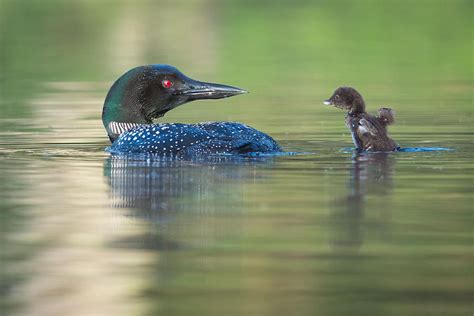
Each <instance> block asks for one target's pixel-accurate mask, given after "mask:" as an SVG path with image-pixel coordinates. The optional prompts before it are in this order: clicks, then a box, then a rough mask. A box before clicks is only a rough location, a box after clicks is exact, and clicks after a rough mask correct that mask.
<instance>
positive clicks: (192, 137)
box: [102, 64, 281, 157]
mask: <svg viewBox="0 0 474 316" xmlns="http://www.w3.org/2000/svg"><path fill="white" fill-rule="evenodd" d="M243 93H247V91H245V90H242V89H239V88H235V87H231V86H225V85H221V84H215V83H208V82H201V81H197V80H193V79H191V78H188V77H186V76H185V75H184V74H182V73H181V72H180V71H179V70H178V69H176V68H175V67H173V66H169V65H162V64H156V65H148V66H140V67H136V68H133V69H131V70H129V71H128V72H126V73H125V74H124V75H122V76H121V77H120V78H119V79H118V80H117V81H116V82H115V83H114V84H113V85H112V87H111V88H110V90H109V92H108V94H107V97H106V99H105V103H104V108H103V111H102V122H103V124H104V127H105V129H106V130H107V134H108V136H109V139H110V141H111V142H112V145H111V146H110V147H108V149H107V150H108V151H110V152H111V153H153V154H158V155H162V156H173V157H192V156H196V155H209V154H249V153H276V152H280V151H281V149H280V146H279V145H278V144H277V142H275V140H273V139H272V138H271V137H270V136H268V135H266V134H264V133H262V132H260V131H258V130H256V129H254V128H252V127H249V126H247V125H244V124H241V123H237V122H206V123H198V124H180V123H160V124H153V119H155V118H158V117H161V116H163V115H164V114H165V113H166V112H168V111H169V110H172V109H174V108H175V107H177V106H179V105H181V104H184V103H186V102H190V101H194V100H199V99H221V98H227V97H231V96H234V95H238V94H243Z"/></svg>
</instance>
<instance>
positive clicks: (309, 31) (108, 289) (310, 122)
mask: <svg viewBox="0 0 474 316" xmlns="http://www.w3.org/2000/svg"><path fill="white" fill-rule="evenodd" d="M472 12H473V11H472V1H441V0H433V1H417V2H413V1H357V2H355V1H341V0H338V1H283V0H278V1H258V2H257V1H243V0H236V1H230V0H228V1H211V0H209V1H197V0H196V1H184V0H183V1H179V0H178V1H138V2H137V1H97V2H96V1H87V0H81V1H60V0H51V1H34V0H31V1H12V0H4V1H1V2H0V201H1V204H0V214H1V215H0V216H1V221H0V223H1V230H0V242H1V247H0V249H1V251H0V266H1V269H0V291H1V295H0V314H1V315H48V316H49V315H61V316H62V315H348V314H351V315H470V314H472V311H473V304H472V297H473V295H474V282H473V281H474V280H473V273H472V272H473V270H472V266H473V257H474V254H473V215H472V214H473V207H472V205H473V204H474V203H473V202H474V201H473V180H474V177H473V165H472V161H473V155H474V148H473V129H472V126H473V102H472V101H473V99H472V98H473V92H474V88H473V87H474V85H473V77H472V69H473V68H472V49H473V45H472V43H473V41H472V29H473V28H472V21H473V19H472ZM150 63H168V64H171V65H174V66H177V67H178V68H179V69H180V70H181V71H183V73H185V74H186V75H189V76H190V77H192V78H196V79H200V80H205V81H211V82H219V83H223V84H230V85H233V86H238V87H241V88H244V89H246V90H249V91H250V94H248V95H245V96H239V97H235V98H230V99H225V100H218V101H199V102H194V103H190V104H186V105H183V106H181V107H179V108H177V109H175V110H173V111H171V112H169V113H168V114H167V115H166V116H165V117H164V118H162V119H160V121H165V122H183V123H194V122H200V121H220V120H232V121H240V122H243V123H245V124H248V125H250V126H253V127H255V128H257V129H259V130H262V131H264V132H266V133H268V134H270V135H271V136H272V137H274V138H275V139H276V140H277V141H278V142H279V143H280V144H281V145H282V147H283V148H284V149H285V150H286V151H289V152H297V153H303V154H298V155H289V156H276V157H254V158H242V159H228V157H214V158H213V159H210V160H206V161H169V160H160V159H149V158H145V159H142V158H143V157H142V158H137V157H119V156H117V157H116V156H114V157H111V156H110V154H108V153H107V152H105V151H104V149H105V148H106V147H107V146H109V142H108V139H107V136H106V133H105V131H104V130H103V127H102V123H101V120H100V114H101V110H102V105H103V100H104V98H105V95H106V93H107V90H108V88H109V87H110V85H111V84H112V83H113V81H114V80H115V79H116V78H117V77H118V76H120V75H121V74H122V73H124V72H125V71H126V70H128V69H129V68H132V67H134V66H137V65H141V64H150ZM341 85H350V86H354V87H356V88H357V89H358V90H359V91H360V92H361V93H362V95H363V96H364V97H365V99H366V101H367V107H368V110H369V111H371V112H375V111H376V110H377V109H378V108H379V107H381V106H389V107H392V108H393V109H395V111H396V120H397V121H396V123H395V125H393V126H390V129H389V131H390V135H391V136H392V137H393V138H394V139H395V140H396V141H397V142H398V143H399V144H400V146H401V147H403V148H438V147H439V148H449V149H452V150H449V151H432V152H416V151H414V152H398V153H391V154H374V155H360V156H354V155H353V153H352V152H351V150H350V148H351V147H352V144H351V137H350V134H349V132H348V130H347V129H346V127H345V124H344V113H343V112H341V111H339V110H337V109H334V108H329V107H327V106H324V105H323V104H322V101H323V100H325V99H327V98H328V97H329V96H330V95H331V94H332V92H333V91H334V89H335V88H337V87H338V86H341Z"/></svg>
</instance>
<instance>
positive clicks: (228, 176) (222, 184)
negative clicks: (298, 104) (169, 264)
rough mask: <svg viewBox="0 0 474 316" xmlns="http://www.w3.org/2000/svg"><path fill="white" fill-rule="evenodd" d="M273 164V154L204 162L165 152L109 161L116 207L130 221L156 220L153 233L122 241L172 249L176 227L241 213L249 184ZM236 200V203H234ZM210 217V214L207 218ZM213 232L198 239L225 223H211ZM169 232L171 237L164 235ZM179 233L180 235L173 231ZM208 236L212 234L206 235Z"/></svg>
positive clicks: (108, 175)
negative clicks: (216, 214) (168, 155)
mask: <svg viewBox="0 0 474 316" xmlns="http://www.w3.org/2000/svg"><path fill="white" fill-rule="evenodd" d="M271 164H272V160H271V159H269V158H262V159H258V158H252V159H244V158H240V157H232V156H225V157H213V158H212V159H206V160H200V161H197V162H196V161H183V160H172V159H166V158H160V157H156V156H155V157H153V156H150V155H145V156H136V155H131V156H124V155H118V156H116V155H113V156H111V157H109V158H108V159H107V160H106V161H105V163H104V175H105V177H106V180H107V182H108V184H109V187H110V201H111V206H112V207H113V208H115V209H123V214H121V215H120V216H126V217H127V218H128V219H130V220H132V221H133V220H134V219H138V220H139V221H145V222H146V223H150V224H152V226H154V227H152V228H151V231H150V233H149V234H148V235H146V236H145V235H144V236H139V237H138V240H135V241H133V240H121V241H118V242H117V243H118V245H120V246H127V245H128V246H131V245H133V247H136V246H137V245H142V246H143V247H148V248H155V249H157V248H158V249H162V250H170V249H175V248H178V246H179V244H178V243H177V242H176V241H170V240H169V239H167V238H168V237H169V236H170V234H168V233H165V234H162V233H161V232H162V230H161V229H158V227H161V228H165V230H167V231H169V230H173V231H174V233H177V234H178V235H179V234H181V233H183V234H188V233H189V232H181V230H182V227H181V226H183V223H184V222H187V221H188V220H190V221H191V222H192V225H191V224H190V225H185V226H186V227H187V228H186V229H187V230H188V229H191V227H193V228H196V229H197V228H199V227H201V228H202V224H203V223H201V224H200V221H205V223H204V225H205V226H206V227H207V225H208V220H209V217H207V216H210V217H211V218H212V216H213V214H214V212H219V213H222V212H223V211H225V212H229V213H230V215H232V216H235V215H236V214H239V213H240V212H241V206H242V203H241V201H242V197H243V194H244V192H245V190H244V186H245V185H246V184H248V183H249V182H253V181H255V180H256V179H259V178H261V177H262V176H261V173H260V172H258V170H259V169H261V168H265V167H266V166H269V165H271ZM232 201H234V203H233V202H232ZM206 218H207V219H206ZM207 228H208V231H201V232H199V234H204V235H203V236H200V238H193V239H195V240H196V242H197V243H199V242H200V240H202V241H204V240H206V239H207V237H209V236H208V235H212V234H213V230H215V229H221V228H219V227H207ZM164 235H166V236H168V237H166V239H164V238H165V237H164ZM171 235H174V234H171ZM206 236H207V237H206Z"/></svg>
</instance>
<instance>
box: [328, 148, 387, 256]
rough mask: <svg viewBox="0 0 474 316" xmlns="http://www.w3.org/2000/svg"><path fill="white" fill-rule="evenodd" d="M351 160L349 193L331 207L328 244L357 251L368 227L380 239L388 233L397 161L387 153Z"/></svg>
mask: <svg viewBox="0 0 474 316" xmlns="http://www.w3.org/2000/svg"><path fill="white" fill-rule="evenodd" d="M352 159H353V162H352V165H351V169H350V177H349V180H348V183H347V190H348V194H347V195H346V196H344V197H341V198H337V199H336V200H335V202H334V204H333V212H332V213H331V219H332V220H331V222H332V223H333V226H334V227H333V229H332V234H333V237H332V238H331V245H332V247H333V248H334V249H340V250H352V251H358V250H359V248H360V247H361V246H362V244H363V243H364V236H365V235H367V234H366V230H368V229H369V228H370V230H371V231H372V230H373V229H372V228H374V227H375V228H376V231H377V233H379V234H380V235H381V236H382V238H384V237H385V234H387V231H388V230H387V225H388V221H389V217H390V210H391V198H390V197H391V194H392V190H393V175H394V169H395V161H396V160H395V158H394V157H393V155H391V154H390V153H362V154H360V153H359V154H355V155H354V156H353V158H352ZM374 217H375V219H374ZM368 218H370V219H368ZM370 222H372V223H375V224H376V225H369V223H370Z"/></svg>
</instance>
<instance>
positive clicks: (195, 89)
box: [178, 80, 248, 101]
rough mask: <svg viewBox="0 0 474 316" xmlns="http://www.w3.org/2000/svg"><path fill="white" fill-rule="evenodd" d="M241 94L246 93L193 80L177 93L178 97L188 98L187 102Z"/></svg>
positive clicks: (241, 90)
mask: <svg viewBox="0 0 474 316" xmlns="http://www.w3.org/2000/svg"><path fill="white" fill-rule="evenodd" d="M243 93H248V91H246V90H243V89H240V88H236V87H231V86H226V85H223V84H218V83H210V82H201V81H195V80H189V82H186V85H185V87H183V88H182V89H180V90H179V91H178V94H179V95H182V96H186V97H188V98H189V101H191V100H199V99H222V98H228V97H232V96H234V95H239V94H243Z"/></svg>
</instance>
